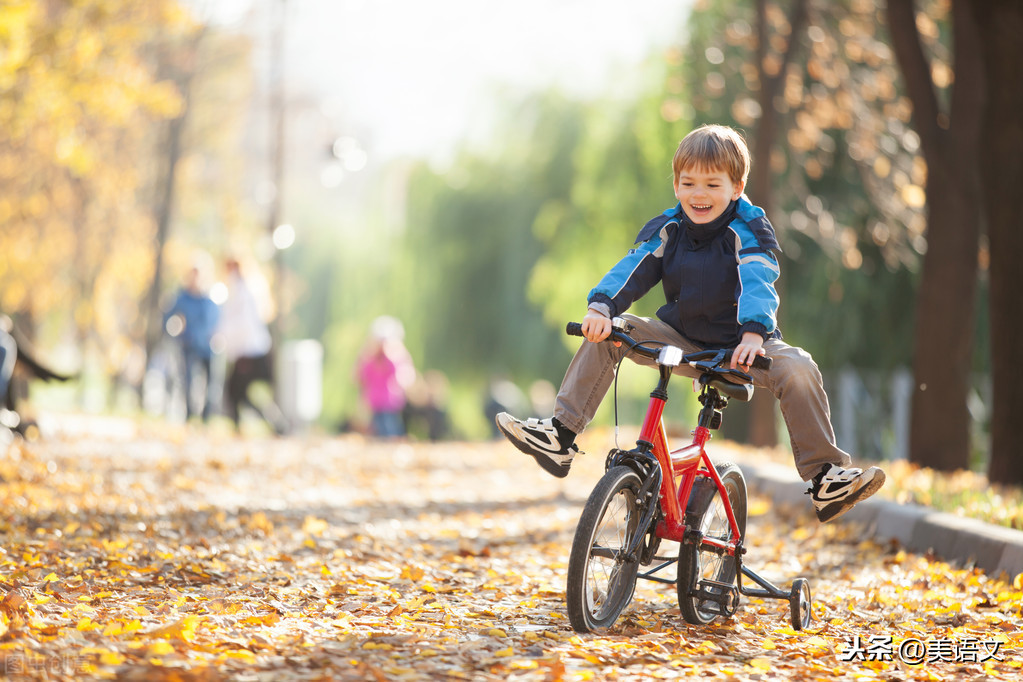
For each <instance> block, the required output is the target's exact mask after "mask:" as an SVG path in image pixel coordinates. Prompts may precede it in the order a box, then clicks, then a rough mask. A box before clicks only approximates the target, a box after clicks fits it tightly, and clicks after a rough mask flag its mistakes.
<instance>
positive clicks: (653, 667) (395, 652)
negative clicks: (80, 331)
mask: <svg viewBox="0 0 1023 682" xmlns="http://www.w3.org/2000/svg"><path fill="white" fill-rule="evenodd" d="M85 426H86V427H87V429H88V430H82V427H81V425H79V426H78V427H76V428H75V429H74V430H65V431H64V432H63V435H61V436H60V437H58V438H55V439H51V440H49V441H46V442H36V443H32V444H25V443H20V442H19V443H16V444H15V445H13V446H12V447H11V448H10V449H9V450H8V451H7V453H6V455H5V456H3V457H2V458H0V510H2V512H0V532H2V537H3V538H4V540H3V548H2V550H0V670H4V671H5V672H6V673H7V675H8V676H10V677H11V678H13V679H48V680H71V679H82V678H93V679H102V678H116V679H126V680H161V679H163V680H172V679H173V680H219V679H274V680H314V679H351V680H355V679H359V680H363V679H368V680H398V679H416V680H418V679H467V680H468V679H472V680H507V679H515V680H586V679H602V680H603V679H618V680H640V679H675V678H678V677H681V676H688V675H698V676H700V677H702V678H706V679H756V680H774V679H805V680H810V679H836V680H846V679H847V680H853V679H899V680H907V679H918V680H929V679H1002V680H1011V679H1018V676H1019V668H1020V665H1021V659H1020V657H1019V647H1020V643H1021V641H1023V618H1021V613H1020V600H1021V598H1023V590H1021V587H1023V586H1021V585H1020V583H1019V581H1018V580H1017V581H1016V583H1015V584H1012V583H1007V582H1003V581H1001V580H999V579H998V578H996V577H994V576H988V575H985V574H983V573H981V572H979V571H973V570H968V569H960V568H953V567H950V566H948V565H947V564H943V563H941V562H938V561H934V560H931V559H929V558H928V557H924V556H917V555H912V554H907V553H905V552H903V551H900V550H899V548H898V547H889V546H878V545H875V544H872V543H869V542H860V541H859V540H858V538H857V533H856V531H855V528H852V527H847V526H842V525H835V526H821V525H819V524H818V523H817V522H816V521H815V520H812V517H810V516H809V515H806V514H804V513H803V512H805V510H801V511H800V510H797V511H784V512H783V511H782V510H774V509H770V508H769V505H768V504H767V503H766V502H765V501H764V500H763V499H760V498H756V497H754V498H753V499H752V500H751V507H750V512H751V519H750V531H751V537H752V538H753V546H752V547H751V549H750V552H749V554H748V555H747V561H748V562H749V563H750V565H751V566H752V567H754V568H756V569H757V570H758V571H762V572H763V573H764V574H765V575H767V576H770V577H772V578H776V579H778V580H779V581H788V580H790V579H791V578H792V577H794V576H796V575H805V576H807V577H809V578H810V581H811V584H812V588H813V596H814V616H815V621H814V622H813V623H812V624H811V626H810V627H809V628H808V629H807V630H806V631H803V632H796V631H793V630H792V629H791V628H790V626H789V619H788V613H787V610H788V605H787V604H786V603H785V602H778V601H767V602H760V601H758V600H750V599H744V601H743V603H742V606H741V607H740V610H739V612H738V613H737V614H736V616H735V617H734V618H732V619H729V620H725V621H717V622H715V623H714V624H712V625H711V626H708V627H694V626H689V625H686V624H685V623H684V622H683V621H682V619H681V616H680V614H679V610H678V605H677V602H676V599H675V595H674V590H673V589H671V588H670V587H667V586H660V585H654V584H652V583H642V582H641V584H640V586H639V589H638V590H637V594H636V598H635V599H634V601H633V602H632V605H631V606H630V607H629V608H628V609H627V610H626V612H625V614H623V617H622V618H621V619H620V620H619V622H618V625H617V627H616V628H615V629H614V630H613V631H612V633H610V634H608V635H606V636H600V637H597V636H590V635H586V636H581V635H578V634H576V633H575V632H573V631H572V630H571V628H570V626H569V625H568V621H567V618H566V615H565V607H564V581H565V571H566V562H567V555H568V549H569V546H570V543H571V537H572V532H573V529H574V524H575V521H576V519H577V518H578V514H579V510H580V509H581V506H582V503H583V500H584V498H585V496H586V495H587V493H588V490H589V487H590V486H592V485H593V484H594V483H595V481H596V480H597V478H599V475H600V473H601V470H602V464H603V458H602V456H601V455H599V454H589V455H587V456H585V457H583V458H581V466H580V467H579V468H578V469H577V470H573V473H572V475H571V476H570V477H569V478H568V479H565V480H564V481H561V480H556V479H553V478H550V477H547V476H545V475H544V474H543V473H542V472H541V471H540V470H539V469H537V468H536V467H535V465H533V464H532V462H531V461H529V460H528V458H524V457H523V456H522V455H520V454H519V453H517V452H516V451H514V450H513V449H512V448H510V447H508V446H506V444H503V443H485V444H473V445H468V444H458V443H451V444H436V445H421V444H403V443H372V442H366V441H364V440H362V439H359V438H343V439H310V440H299V439H295V440H261V439H256V438H251V439H248V440H234V439H230V438H227V437H226V436H224V437H221V436H218V435H216V434H214V435H195V434H190V433H186V432H183V431H176V430H170V429H167V428H166V427H162V426H161V427H159V428H157V427H152V426H150V427H138V426H135V425H133V424H130V423H127V422H124V423H122V422H105V423H103V424H99V425H97V424H94V423H89V422H86V423H85ZM100 426H102V427H103V429H102V430H100V428H99V427H100ZM592 438H593V439H597V438H598V437H597V436H593V437H592ZM586 445H587V446H588V447H587V449H589V450H590V451H591V452H597V451H598V450H599V449H600V448H602V447H603V446H604V443H603V442H602V441H601V442H593V441H592V440H591V442H589V443H586ZM857 636H858V637H859V638H860V642H867V641H870V638H882V639H883V638H885V637H888V638H891V640H892V642H893V646H895V647H898V646H899V644H900V643H901V642H904V641H906V640H910V639H913V638H918V639H920V640H921V641H922V642H928V641H929V642H944V643H946V644H948V645H951V644H952V643H961V642H983V643H986V644H987V645H988V646H994V643H995V642H997V643H999V644H998V645H997V647H998V649H997V655H996V656H991V657H989V658H986V659H985V660H983V661H979V660H978V661H976V662H952V661H943V660H940V659H939V660H936V661H934V662H925V663H921V664H918V665H909V664H906V663H905V662H903V661H901V660H899V658H898V656H895V657H894V660H866V659H864V660H855V659H854V660H849V661H843V660H842V656H843V655H845V654H846V653H847V652H849V651H850V650H849V647H850V646H852V645H853V644H854V643H855V641H856V640H855V639H854V638H856V637H857ZM982 651H983V649H982ZM853 653H854V652H853Z"/></svg>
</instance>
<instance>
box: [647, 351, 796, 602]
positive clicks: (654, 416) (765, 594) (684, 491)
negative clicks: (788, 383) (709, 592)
mask: <svg viewBox="0 0 1023 682" xmlns="http://www.w3.org/2000/svg"><path fill="white" fill-rule="evenodd" d="M658 370H659V371H660V375H661V376H660V380H659V381H658V384H657V387H656V388H655V389H654V390H653V391H652V392H651V393H650V404H649V406H648V407H647V411H646V415H645V417H644V418H643V425H642V427H641V428H640V432H639V438H638V439H637V441H636V445H637V449H638V450H639V452H641V453H643V454H646V455H647V456H653V457H654V458H655V459H656V461H657V465H658V469H659V471H657V472H655V478H659V479H660V509H661V511H662V513H663V514H662V518H661V520H660V521H659V522H658V524H657V527H656V529H655V530H654V533H655V535H657V537H659V538H662V539H665V540H674V541H675V542H680V543H682V542H686V541H691V540H689V539H688V538H687V537H686V536H687V534H688V533H691V532H692V529H690V528H688V527H687V526H686V522H685V512H686V506H687V505H688V503H689V496H690V494H691V493H692V491H693V486H694V485H695V483H696V480H697V478H699V477H707V478H710V479H711V480H712V481H714V485H715V486H716V487H717V490H718V495H719V497H720V499H721V503H722V506H723V507H724V510H725V515H726V517H727V518H728V525H729V528H730V529H731V533H730V535H731V539H729V540H728V541H727V542H723V541H721V540H719V539H717V538H712V537H706V536H704V535H702V534H700V535H699V539H698V540H697V541H698V542H699V543H700V545H701V546H704V547H709V548H712V549H713V550H715V551H718V552H720V553H722V554H727V555H728V556H732V557H735V564H736V568H737V570H736V588H737V589H738V591H739V593H741V594H744V595H746V596H751V597H762V598H771V599H789V598H790V597H791V594H790V593H789V592H785V591H784V590H782V589H781V588H779V587H777V586H776V585H774V584H773V583H772V582H770V581H769V580H767V579H766V578H763V577H761V576H760V575H759V574H757V573H756V572H755V571H753V570H752V569H750V568H749V567H748V566H745V565H744V564H743V561H742V555H743V553H744V552H745V551H746V550H745V548H744V546H743V541H744V540H745V538H744V537H743V534H742V532H741V531H740V530H739V524H738V521H737V520H736V518H735V510H733V509H732V502H731V500H730V499H729V497H728V492H727V491H726V489H725V484H724V482H723V481H722V480H721V476H720V475H719V474H718V472H717V468H716V467H715V466H714V462H713V461H711V459H710V455H709V454H708V453H707V448H706V445H707V443H708V442H709V441H710V439H711V435H712V434H711V431H712V427H713V428H716V427H717V425H716V424H715V421H714V420H715V417H717V416H719V415H720V413H718V412H717V408H718V407H720V406H723V405H725V404H727V401H724V402H722V403H718V402H717V400H718V399H719V396H718V392H717V389H716V388H714V387H713V386H706V387H705V389H704V390H705V393H704V394H703V397H701V402H702V403H703V407H702V409H701V410H700V416H699V421H698V423H697V426H696V428H695V429H694V430H693V440H692V442H691V443H690V444H689V445H686V446H683V447H681V448H679V449H677V450H671V449H670V446H669V444H668V434H667V432H666V431H665V428H664V419H663V417H664V406H665V404H666V403H667V400H668V381H669V380H670V379H671V376H672V368H671V367H666V366H664V365H661V364H658ZM651 507H652V508H656V506H655V505H651ZM651 511H652V509H651ZM648 513H649V512H648ZM641 540H642V537H636V538H635V539H634V541H633V546H632V547H630V552H629V554H630V555H631V556H635V552H636V551H637V550H638V543H639V542H640V541H641ZM662 567H663V565H662V566H661V567H658V568H654V569H653V570H651V571H649V572H647V573H642V574H640V576H639V577H641V578H645V579H647V580H654V581H657V582H670V581H666V580H664V579H663V578H658V577H655V576H654V575H653V574H654V573H656V572H657V571H658V570H659V569H660V568H662ZM742 576H746V577H747V578H749V579H750V580H752V581H753V582H755V583H756V584H757V585H759V586H760V589H757V588H750V587H745V586H744V585H743V584H742Z"/></svg>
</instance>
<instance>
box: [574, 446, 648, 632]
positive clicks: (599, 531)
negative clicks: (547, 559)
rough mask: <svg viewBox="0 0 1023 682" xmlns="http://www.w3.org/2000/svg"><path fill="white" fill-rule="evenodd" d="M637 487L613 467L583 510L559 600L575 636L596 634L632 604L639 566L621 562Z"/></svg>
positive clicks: (631, 474)
mask: <svg viewBox="0 0 1023 682" xmlns="http://www.w3.org/2000/svg"><path fill="white" fill-rule="evenodd" d="M641 485H642V481H641V480H640V478H639V476H638V475H637V474H636V472H635V471H633V470H632V469H630V468H629V467H624V466H618V467H614V468H613V469H611V470H610V471H608V472H607V473H606V474H604V476H603V477H602V478H601V479H600V481H598V482H597V485H596V487H595V488H594V489H593V492H592V493H590V497H589V499H588V500H587V501H586V506H585V507H583V512H582V515H581V516H580V517H579V525H578V526H576V530H575V539H574V540H573V541H572V553H571V555H570V556H569V560H568V581H567V585H566V590H565V600H566V602H567V604H568V619H569V621H570V622H571V623H572V627H573V628H575V629H576V630H577V631H579V632H601V631H604V630H606V629H608V628H609V627H611V626H612V625H614V622H615V621H616V620H617V619H618V616H619V615H621V613H622V610H624V609H625V607H626V606H628V604H629V602H630V601H632V594H633V591H634V590H635V588H636V574H637V573H638V572H639V562H638V560H637V558H636V557H633V558H631V559H628V558H626V556H625V553H626V552H627V551H628V548H629V545H630V544H631V543H632V539H633V538H634V537H635V536H636V533H637V532H642V531H640V529H639V528H638V526H639V519H640V516H641V515H642V509H641V507H640V503H639V500H638V498H637V496H638V494H639V489H640V486H641Z"/></svg>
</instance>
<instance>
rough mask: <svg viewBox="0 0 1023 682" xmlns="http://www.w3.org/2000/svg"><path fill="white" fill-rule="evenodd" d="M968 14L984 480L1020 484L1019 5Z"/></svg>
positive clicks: (985, 6)
mask: <svg viewBox="0 0 1023 682" xmlns="http://www.w3.org/2000/svg"><path fill="white" fill-rule="evenodd" d="M973 16H974V17H975V19H976V21H977V25H978V28H979V29H980V31H981V35H983V36H984V37H985V40H984V44H983V47H982V50H981V54H982V57H983V60H984V68H985V71H986V73H987V78H988V83H991V84H992V85H993V86H994V85H995V84H997V86H995V87H991V88H990V91H989V94H988V99H987V103H986V106H985V107H984V135H983V138H982V141H981V150H982V152H981V155H982V156H981V158H983V160H984V163H983V166H982V168H981V173H982V175H981V177H982V180H983V187H984V195H983V197H984V200H985V204H986V205H987V211H988V237H989V245H990V253H991V261H990V271H989V274H990V282H991V299H990V300H991V303H990V305H991V314H990V319H991V322H990V324H991V366H992V379H993V386H994V390H993V394H994V395H993V400H994V407H993V410H992V414H991V460H990V463H989V466H988V478H989V479H990V480H992V481H998V482H999V483H1009V484H1016V485H1018V484H1021V483H1023V456H1021V455H1023V430H1021V429H1020V428H1019V425H1018V424H1017V423H1016V419H1018V418H1019V415H1020V414H1023V383H1021V382H1020V380H1019V377H1018V371H1017V370H1016V369H1015V365H1016V363H1017V362H1018V358H1019V351H1020V348H1021V347H1023V296H1021V291H1023V269H1021V268H1020V264H1021V263H1023V225H1021V223H1020V218H1019V208H1018V206H1017V200H1018V197H1020V196H1021V195H1023V118H1021V113H1020V112H1023V89H1021V87H1020V84H1021V83H1023V41H1021V40H1020V36H1021V35H1023V4H1020V2H1019V0H992V2H987V3H975V4H974V7H973Z"/></svg>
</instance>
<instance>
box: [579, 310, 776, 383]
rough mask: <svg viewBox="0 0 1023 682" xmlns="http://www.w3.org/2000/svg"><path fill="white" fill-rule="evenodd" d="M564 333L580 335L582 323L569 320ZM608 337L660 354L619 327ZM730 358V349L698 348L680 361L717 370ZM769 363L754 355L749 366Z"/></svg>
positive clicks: (647, 354) (640, 351)
mask: <svg viewBox="0 0 1023 682" xmlns="http://www.w3.org/2000/svg"><path fill="white" fill-rule="evenodd" d="M565 333H566V334H568V335H569V336H582V335H583V330H582V325H581V324H580V323H578V322H569V323H568V325H566V327H565ZM608 338H612V339H614V340H615V341H621V342H622V343H624V344H625V345H626V346H628V347H629V350H631V351H633V352H635V353H638V354H639V355H643V356H645V357H648V358H650V359H652V360H656V359H657V358H658V357H659V356H660V354H661V348H660V347H657V348H655V347H653V346H645V345H643V344H642V343H641V342H639V341H636V340H634V339H633V338H632V337H631V336H629V335H628V334H627V333H625V332H624V331H622V330H620V329H612V330H611V335H610V336H609V337H608ZM731 359H732V349H731V348H722V349H720V350H698V351H695V352H693V353H687V354H685V355H683V356H682V363H683V364H686V365H690V366H692V367H695V368H696V369H698V370H700V371H703V372H708V371H718V370H717V368H718V367H720V366H721V365H723V364H725V363H728V362H729V361H730V360H731ZM771 364H772V363H771V358H769V357H766V356H764V355H756V356H754V357H753V363H752V365H751V366H752V367H753V368H754V369H771ZM729 371H734V370H729Z"/></svg>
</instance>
